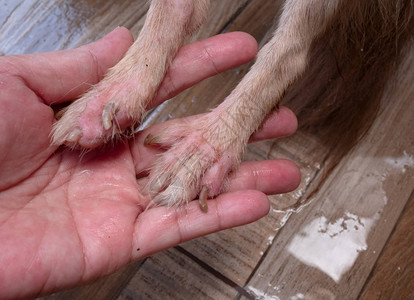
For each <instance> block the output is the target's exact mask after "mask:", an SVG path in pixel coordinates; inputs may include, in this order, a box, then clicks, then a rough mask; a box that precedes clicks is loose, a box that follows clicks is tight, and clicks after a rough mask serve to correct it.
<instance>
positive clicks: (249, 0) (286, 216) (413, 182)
mask: <svg viewBox="0 0 414 300" xmlns="http://www.w3.org/2000/svg"><path fill="white" fill-rule="evenodd" d="M212 3H213V4H212V8H211V10H210V14H211V16H210V19H209V22H208V24H206V25H205V26H204V27H203V28H202V30H201V31H200V33H199V35H198V36H197V38H198V39H199V38H205V37H208V36H211V35H214V34H217V33H220V32H222V31H236V30H240V31H246V32H249V33H250V34H252V35H253V36H254V37H255V38H256V39H257V40H258V41H259V42H260V41H263V40H264V39H266V37H267V36H268V31H269V29H270V28H271V27H272V19H273V16H274V15H276V14H277V12H278V10H279V9H280V5H281V1H278V0H274V1H270V0H236V1H221V0H215V1H212ZM147 9H148V3H147V1H144V0H142V1H141V0H135V1H133V0H124V1H117V0H113V1H106V0H88V1H77V0H76V1H75V0H37V1H36V0H14V1H10V0H0V54H3V55H10V54H24V53H33V52H41V51H51V50H57V49H67V48H73V47H76V46H79V45H82V44H85V43H87V42H90V41H93V40H96V39H97V38H99V37H101V36H103V35H104V34H105V33H108V32H109V31H111V30H112V29H114V28H115V27H116V26H118V25H123V26H126V27H128V28H129V29H131V31H132V32H133V34H134V36H135V37H136V36H137V35H138V33H139V30H140V28H141V27H142V24H143V21H144V18H145V14H146V10H147ZM411 52H414V51H411ZM411 54H412V53H411ZM248 67H249V66H247V65H245V66H242V67H239V68H237V69H234V70H231V71H228V72H226V73H224V74H220V75H217V76H215V77H214V78H212V79H209V80H206V81H205V82H203V83H201V84H199V85H197V86H196V87H194V88H192V89H190V90H188V91H185V92H184V93H182V95H180V96H179V97H177V98H179V99H176V100H177V101H170V102H168V103H167V104H166V105H164V106H163V107H162V109H160V110H157V111H155V112H154V113H153V114H152V115H150V120H149V123H150V124H153V123H155V122H161V121H164V120H167V119H170V118H176V117H181V116H185V115H191V114H195V113H200V112H205V111H207V110H208V108H211V107H214V106H215V105H217V103H219V102H220V100H221V99H223V97H224V96H225V95H226V94H228V92H229V91H230V90H231V89H232V88H233V87H234V86H235V84H236V83H237V82H238V81H239V80H240V78H241V77H242V76H243V75H244V74H245V73H246V71H247V70H248ZM413 67H414V55H411V56H409V57H408V58H407V59H406V61H405V64H404V65H403V66H402V67H401V70H400V72H401V74H404V69H409V68H413ZM413 82H414V78H406V77H405V80H402V81H398V82H394V85H393V86H391V85H390V87H389V88H388V89H387V93H386V95H385V96H384V97H385V98H386V100H387V101H389V100H391V99H392V102H393V103H394V104H393V105H392V106H390V107H389V108H388V109H387V113H386V114H381V115H380V116H379V118H378V119H377V121H376V122H375V123H374V126H373V127H372V129H371V130H370V131H369V133H368V134H367V136H366V137H365V138H364V139H363V140H362V141H361V142H360V143H359V144H358V145H357V146H356V147H355V149H353V151H352V152H351V153H350V154H349V155H348V156H346V157H345V158H344V159H343V160H342V161H341V163H340V164H339V166H338V167H337V168H336V169H335V170H334V171H333V173H332V174H331V175H330V176H329V177H328V178H327V179H326V180H325V181H324V182H323V183H322V185H321V188H320V189H319V190H318V192H317V193H314V194H312V197H309V195H310V193H311V191H313V190H314V188H315V187H316V186H318V185H319V184H320V183H321V182H320V181H321V178H322V176H321V174H323V172H324V168H326V162H327V161H329V158H330V149H328V148H326V147H325V146H323V144H322V143H321V142H320V141H319V140H318V138H317V137H316V136H313V135H311V134H308V133H306V132H301V131H299V132H297V133H296V134H295V135H294V136H293V137H290V138H287V139H283V140H278V141H267V142H262V143H256V144H254V145H251V146H249V149H248V151H247V153H246V157H245V159H246V160H263V159H268V158H272V159H274V158H290V159H292V160H294V161H296V163H297V164H298V165H299V166H300V168H301V170H302V174H303V178H302V183H301V185H300V187H299V188H298V189H297V190H296V191H294V192H292V193H289V194H286V195H279V196H271V197H270V198H271V201H272V210H271V211H270V213H269V215H268V216H266V217H265V218H263V219H262V220H260V221H258V222H256V223H254V224H250V225H248V226H244V227H240V228H235V229H231V230H227V231H224V232H220V233H216V234H212V235H209V236H206V237H203V238H199V239H196V240H193V241H190V242H187V243H184V244H182V245H180V246H178V247H175V248H173V249H170V250H167V251H165V252H162V253H159V254H156V255H154V256H152V257H149V258H147V259H145V260H143V261H139V262H135V263H133V264H130V265H129V266H127V267H126V268H124V269H123V270H120V271H119V272H118V273H116V274H113V275H112V276H109V277H106V278H103V279H101V280H99V281H97V282H94V283H91V284H90V285H87V286H84V287H79V288H76V289H73V290H69V291H65V292H62V293H57V294H54V295H52V296H50V298H51V299H215V300H218V299H414V199H413V198H414V193H413V188H414V125H413V116H414V101H413V100H414V84H413ZM0 92H1V91H0ZM194 103H196V104H197V105H194Z"/></svg>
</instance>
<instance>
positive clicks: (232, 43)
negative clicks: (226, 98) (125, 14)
mask: <svg viewBox="0 0 414 300" xmlns="http://www.w3.org/2000/svg"><path fill="white" fill-rule="evenodd" d="M131 44H132V36H131V34H130V33H129V31H127V30H126V29H125V28H118V29H116V30H114V31H113V32H112V33H110V34H108V35H107V36H106V37H104V38H103V39H101V40H99V41H97V42H95V43H92V44H89V45H86V46H83V47H80V48H78V49H75V50H66V51H59V52H50V53H41V54H33V55H22V56H10V57H0V137H1V138H0V170H1V173H0V241H1V244H0V245H1V246H0V250H1V251H0V291H1V296H3V297H5V298H9V297H29V296H34V295H39V294H44V293H48V292H52V291H55V290H59V289H63V288H66V287H70V286H73V285H77V284H81V283H83V282H86V281H90V280H91V279H94V278H97V277H100V276H104V275H106V274H109V273H111V272H114V271H116V270H117V269H119V268H121V267H122V266H124V265H126V264H127V263H129V262H130V261H132V260H137V259H140V258H143V257H145V256H148V255H150V254H152V253H155V252H157V251H161V250H163V249H166V248H169V247H172V246H174V245H177V244H179V243H181V242H184V241H187V240H190V239H193V238H195V237H199V236H202V235H206V234H208V233H212V232H215V231H219V230H223V229H226V228H231V227H235V226H239V225H243V224H246V223H250V222H253V221H255V220H257V219H259V218H261V217H263V216H265V215H266V214H267V213H268V211H269V200H268V199H267V197H266V194H275V193H281V192H287V191H290V190H292V189H294V188H295V187H296V186H297V184H298V183H299V180H300V174H299V170H298V168H297V167H296V165H294V164H293V163H291V162H289V161H283V160H280V161H264V162H249V163H243V164H242V165H241V167H240V168H239V170H238V171H237V172H236V173H235V174H233V175H232V176H231V182H230V185H229V187H228V191H226V193H223V194H222V195H220V196H219V197H217V198H216V199H212V200H209V201H208V203H209V211H208V213H203V212H201V211H200V209H199V207H198V203H196V202H191V203H189V204H188V205H186V206H183V207H179V208H166V207H151V208H149V209H146V206H147V204H148V199H147V198H146V197H144V196H143V195H141V193H140V191H141V190H142V188H143V185H145V181H146V177H145V176H146V173H145V170H146V169H147V168H149V167H150V166H151V163H153V161H154V159H155V157H154V156H155V154H156V153H158V152H159V151H161V150H160V149H154V148H151V147H146V146H144V139H145V137H146V136H147V135H148V134H149V133H151V134H156V133H157V132H159V131H162V130H163V129H164V128H166V126H169V124H171V123H169V122H166V123H164V124H159V125H156V126H153V127H150V128H148V129H146V130H144V131H142V132H139V133H137V135H136V137H135V138H134V139H131V140H129V141H128V142H126V143H119V145H117V146H116V147H114V148H113V149H111V150H105V151H104V150H94V151H91V152H88V153H86V154H84V155H83V156H80V153H79V152H76V151H71V150H69V149H64V148H57V147H54V146H51V145H50V131H51V127H52V124H53V123H54V121H55V119H54V111H53V109H52V108H51V107H50V105H52V104H59V103H63V102H67V101H70V100H73V99H75V98H76V97H77V96H79V95H80V94H81V93H83V92H84V91H85V90H86V89H87V88H88V87H89V86H90V84H94V83H96V82H98V81H99V80H100V79H101V78H102V76H103V74H104V73H105V71H106V70H107V69H108V68H109V67H110V66H112V65H114V64H115V63H116V62H117V61H118V60H119V59H120V58H121V57H122V55H123V54H124V53H125V51H126V50H127V48H128V47H129V46H130V45H131ZM206 47H207V48H208V51H205V48H206ZM256 51H257V45H256V42H255V41H254V40H253V39H252V38H251V37H250V36H248V35H247V34H243V33H229V34H224V35H220V36H216V37H213V38H210V39H207V40H205V41H202V42H197V43H193V44H191V45H188V46H185V47H183V48H182V49H181V50H180V52H179V54H178V55H177V57H176V58H175V60H174V63H173V65H172V67H171V68H170V71H169V74H168V76H166V79H165V80H164V82H163V84H162V86H161V88H160V92H159V93H158V97H157V99H156V100H155V101H154V105H155V104H158V103H160V102H162V100H165V99H166V98H169V97H170V96H172V95H173V94H177V93H179V92H180V91H182V90H183V89H185V88H187V87H189V86H191V85H192V84H194V83H196V82H198V81H200V80H202V79H204V78H206V77H208V76H211V75H214V74H216V72H217V71H223V70H225V69H228V68H231V67H235V66H237V65H239V64H241V63H244V62H247V61H248V60H250V59H252V58H253V56H254V55H255V54H256ZM191 118H197V116H194V117H191ZM170 122H185V119H182V120H173V121H170ZM295 129H296V118H295V116H294V115H293V113H292V112H290V111H289V110H288V109H286V108H281V109H280V110H279V111H278V112H276V113H274V114H273V116H272V117H270V118H268V119H267V121H266V122H265V124H264V126H263V128H262V129H261V131H260V132H258V133H256V134H255V135H254V136H253V137H252V141H254V140H261V139H267V138H274V137H279V136H284V135H288V134H291V133H293V132H294V131H295ZM264 170H266V172H264Z"/></svg>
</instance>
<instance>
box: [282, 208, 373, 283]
mask: <svg viewBox="0 0 414 300" xmlns="http://www.w3.org/2000/svg"><path fill="white" fill-rule="evenodd" d="M378 218H379V214H376V215H374V217H372V218H359V217H358V216H356V215H354V214H351V213H346V214H345V216H344V217H341V218H339V219H337V220H335V221H334V222H328V220H327V219H326V217H323V216H322V217H319V218H316V219H315V220H313V221H312V222H311V223H310V224H308V225H307V226H306V227H305V228H303V229H302V230H301V232H299V234H297V235H296V236H295V237H294V238H293V239H292V241H291V242H290V244H289V246H288V251H289V252H290V253H291V254H292V255H293V256H295V257H296V258H297V259H298V260H300V261H301V262H303V263H305V264H307V265H309V266H312V267H315V268H318V269H319V270H321V271H323V272H325V273H326V274H327V275H329V276H330V277H331V278H332V279H333V280H334V281H335V282H339V280H340V279H341V277H342V275H343V274H344V273H345V272H347V271H348V270H349V269H350V268H351V267H352V265H353V264H354V262H355V260H356V259H357V257H358V254H359V252H361V251H365V250H366V249H367V236H368V233H369V231H370V229H371V227H372V225H373V224H374V223H375V221H376V220H377V219H378Z"/></svg>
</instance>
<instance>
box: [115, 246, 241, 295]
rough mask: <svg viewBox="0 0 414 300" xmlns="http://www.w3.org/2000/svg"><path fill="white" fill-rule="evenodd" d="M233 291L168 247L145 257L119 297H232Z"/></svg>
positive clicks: (234, 291)
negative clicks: (144, 260) (143, 262)
mask: <svg viewBox="0 0 414 300" xmlns="http://www.w3.org/2000/svg"><path fill="white" fill-rule="evenodd" d="M236 295H237V291H236V290H235V289H233V288H232V287H230V286H229V285H227V284H226V283H224V282H223V281H222V280H220V279H218V278H217V277H215V276H214V275H213V274H211V273H210V272H208V271H206V270H204V269H203V268H202V267H200V265H198V264H197V263H195V262H194V261H193V260H191V259H189V258H188V257H187V256H186V255H183V254H182V253H180V252H179V251H177V250H176V249H170V250H167V251H164V252H162V253H159V254H156V255H154V256H152V257H150V258H148V259H147V260H146V262H145V264H143V266H142V267H141V268H140V270H139V271H138V272H137V274H136V275H135V276H134V277H133V278H132V280H131V281H130V282H129V284H128V286H126V287H125V289H124V290H123V291H122V293H121V294H120V296H119V297H118V299H119V300H126V299H177V300H178V299H234V298H235V297H236Z"/></svg>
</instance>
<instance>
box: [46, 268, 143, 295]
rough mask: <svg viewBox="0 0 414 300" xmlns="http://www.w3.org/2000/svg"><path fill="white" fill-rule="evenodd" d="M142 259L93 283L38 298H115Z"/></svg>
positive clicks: (136, 269)
mask: <svg viewBox="0 0 414 300" xmlns="http://www.w3.org/2000/svg"><path fill="white" fill-rule="evenodd" d="M143 263H144V260H142V261H138V262H135V263H131V264H129V265H127V266H126V267H124V268H122V269H121V270H119V271H118V272H116V273H114V274H111V275H109V276H106V277H104V278H101V279H99V280H97V281H95V282H93V283H90V284H86V285H84V286H80V287H77V288H73V289H70V290H67V291H63V292H58V293H55V294H52V295H50V296H47V297H43V298H40V299H44V300H46V299H47V300H54V299H56V300H57V299H58V300H73V299H77V300H89V299H116V298H117V297H118V295H119V294H120V293H121V292H122V290H123V289H124V287H125V286H126V285H127V284H128V282H129V281H130V280H131V278H132V277H133V276H134V275H135V273H136V272H137V271H138V270H139V268H140V267H141V265H142V264H143Z"/></svg>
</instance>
